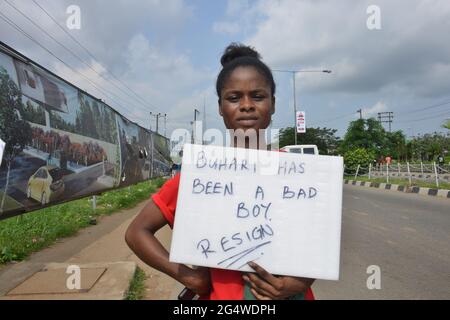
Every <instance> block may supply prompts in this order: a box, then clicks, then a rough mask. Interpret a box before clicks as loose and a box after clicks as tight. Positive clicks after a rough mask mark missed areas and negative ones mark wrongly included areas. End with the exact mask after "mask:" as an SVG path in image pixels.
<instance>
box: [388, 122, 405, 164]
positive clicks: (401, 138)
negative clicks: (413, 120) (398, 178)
mask: <svg viewBox="0 0 450 320" xmlns="http://www.w3.org/2000/svg"><path fill="white" fill-rule="evenodd" d="M385 134H386V137H385V145H384V148H383V151H384V152H385V154H386V155H390V156H391V157H392V158H394V159H395V158H397V160H398V161H399V162H400V160H401V159H404V158H406V137H405V135H404V134H403V132H402V131H401V130H399V131H394V132H386V133H385Z"/></svg>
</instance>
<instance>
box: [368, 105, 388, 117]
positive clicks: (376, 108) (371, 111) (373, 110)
mask: <svg viewBox="0 0 450 320" xmlns="http://www.w3.org/2000/svg"><path fill="white" fill-rule="evenodd" d="M387 110H388V108H387V106H386V104H385V103H384V102H383V101H378V102H377V103H375V104H374V105H373V106H371V107H369V108H363V109H362V114H363V117H364V118H371V117H376V116H377V113H378V112H384V111H387Z"/></svg>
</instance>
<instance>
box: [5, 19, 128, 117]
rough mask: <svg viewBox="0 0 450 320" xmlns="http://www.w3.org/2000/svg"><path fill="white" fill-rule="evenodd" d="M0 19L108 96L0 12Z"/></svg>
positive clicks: (103, 90)
mask: <svg viewBox="0 0 450 320" xmlns="http://www.w3.org/2000/svg"><path fill="white" fill-rule="evenodd" d="M0 19H2V20H3V21H5V22H6V23H7V24H9V25H10V26H11V27H13V28H14V29H15V30H16V31H18V32H19V33H21V34H22V35H24V36H25V37H27V38H28V39H30V40H31V41H33V42H34V43H36V44H37V45H38V46H39V47H41V48H42V49H44V50H45V51H46V52H47V53H49V54H50V55H51V56H53V57H54V58H55V59H57V60H58V61H60V62H61V63H62V64H64V65H65V66H66V67H67V68H69V69H70V70H72V71H73V72H75V73H77V74H79V75H80V76H82V77H83V78H84V79H85V80H86V81H88V82H89V83H90V84H91V85H92V86H93V87H94V88H96V89H97V90H99V91H100V92H102V93H103V94H104V95H105V96H108V94H106V93H105V91H106V89H102V88H101V87H99V86H98V85H96V84H95V82H93V81H91V80H90V79H89V78H87V77H86V76H85V75H84V74H82V73H81V72H80V71H78V70H76V69H74V68H72V67H71V66H70V65H68V64H67V63H66V62H65V61H63V60H62V59H60V58H59V57H58V56H56V55H55V54H54V53H53V52H52V51H50V50H49V49H47V47H45V46H44V45H42V44H41V43H40V42H39V41H37V40H36V39H34V38H33V37H32V36H31V35H29V34H28V33H27V32H25V31H24V30H23V29H22V28H20V27H19V26H18V25H17V24H15V23H14V22H13V21H11V20H10V19H9V18H8V17H7V16H5V15H4V14H3V13H2V12H0ZM109 98H110V99H111V101H113V102H114V103H116V104H117V105H118V106H120V107H121V108H122V109H123V110H127V111H129V109H127V108H124V107H123V106H122V105H121V104H120V103H118V102H117V101H116V100H114V99H112V98H111V97H109Z"/></svg>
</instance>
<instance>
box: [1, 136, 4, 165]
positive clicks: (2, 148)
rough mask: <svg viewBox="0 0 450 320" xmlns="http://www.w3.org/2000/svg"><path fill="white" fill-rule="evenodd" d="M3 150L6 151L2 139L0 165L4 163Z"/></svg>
mask: <svg viewBox="0 0 450 320" xmlns="http://www.w3.org/2000/svg"><path fill="white" fill-rule="evenodd" d="M3 150H5V142H3V140H2V139H0V165H1V164H2V161H3Z"/></svg>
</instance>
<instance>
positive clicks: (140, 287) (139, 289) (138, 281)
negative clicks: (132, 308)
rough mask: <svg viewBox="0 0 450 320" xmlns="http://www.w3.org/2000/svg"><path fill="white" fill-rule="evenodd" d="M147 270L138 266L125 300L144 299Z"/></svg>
mask: <svg viewBox="0 0 450 320" xmlns="http://www.w3.org/2000/svg"><path fill="white" fill-rule="evenodd" d="M146 278H147V276H146V275H145V272H144V271H143V270H142V269H141V268H139V267H137V268H136V271H135V272H134V275H133V279H131V282H130V287H129V288H128V291H127V293H126V295H125V300H142V298H143V297H144V293H145V279H146Z"/></svg>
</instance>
